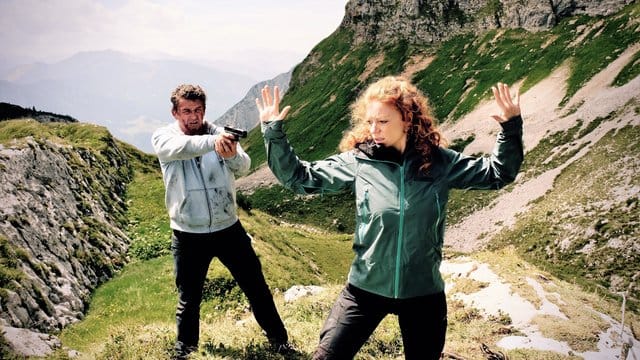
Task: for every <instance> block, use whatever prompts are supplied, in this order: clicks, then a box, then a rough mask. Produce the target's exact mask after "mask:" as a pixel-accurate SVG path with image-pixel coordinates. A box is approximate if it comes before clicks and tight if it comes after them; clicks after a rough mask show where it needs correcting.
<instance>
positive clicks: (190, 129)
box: [171, 99, 204, 135]
mask: <svg viewBox="0 0 640 360" xmlns="http://www.w3.org/2000/svg"><path fill="white" fill-rule="evenodd" d="M171 114H173V117H174V118H175V119H176V120H177V121H178V125H179V126H180V130H182V132H183V133H185V135H199V134H201V133H202V129H203V124H204V122H203V119H204V104H203V103H202V101H200V100H187V99H179V100H178V109H177V110H172V111H171Z"/></svg>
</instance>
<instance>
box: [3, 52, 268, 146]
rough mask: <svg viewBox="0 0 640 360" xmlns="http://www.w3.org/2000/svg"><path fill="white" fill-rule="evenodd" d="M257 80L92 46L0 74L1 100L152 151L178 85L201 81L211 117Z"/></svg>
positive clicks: (167, 119)
mask: <svg viewBox="0 0 640 360" xmlns="http://www.w3.org/2000/svg"><path fill="white" fill-rule="evenodd" d="M257 82H258V80H256V79H252V78H251V77H249V76H246V75H243V74H238V73H231V72H226V71H221V70H219V69H216V68H213V67H209V66H204V65H200V64H196V63H191V62H187V61H181V60H147V59H143V58H139V57H134V56H130V55H127V54H125V53H121V52H116V51H96V52H83V53H78V54H76V55H74V56H72V57H70V58H68V59H65V60H63V61H60V62H57V63H53V64H44V63H36V64H29V65H23V66H20V67H16V68H13V69H11V70H10V71H8V72H5V73H4V74H2V76H1V77H0V101H2V102H7V103H12V104H17V105H20V106H23V107H27V108H35V109H43V110H47V111H52V112H55V113H59V114H66V115H70V116H73V117H74V118H76V119H78V120H79V121H82V122H90V123H95V124H98V125H103V126H106V127H107V128H108V129H109V130H110V131H111V132H112V133H113V134H114V135H115V136H116V137H117V138H119V139H122V140H124V141H126V142H128V143H130V144H132V145H134V146H136V147H137V148H139V149H141V150H143V151H145V152H152V151H153V150H152V148H151V142H150V140H149V139H150V136H151V133H152V132H153V131H154V130H155V129H156V128H157V127H159V126H162V125H163V124H166V123H167V122H171V121H173V119H172V117H171V113H170V109H171V105H170V102H169V97H170V94H171V91H172V90H173V89H174V88H175V87H176V86H177V85H179V84H181V83H196V84H199V85H201V86H202V87H203V88H204V89H205V90H206V91H207V116H206V118H207V119H209V120H211V121H213V120H215V119H216V118H217V117H219V116H220V115H221V114H223V113H224V112H225V111H227V110H228V109H229V108H231V107H232V106H233V105H234V104H235V103H237V102H239V101H240V100H241V99H242V98H243V97H244V96H245V94H246V93H247V91H248V89H250V88H251V86H252V85H254V84H256V83H257ZM237 116H238V115H237V114H236V117H237Z"/></svg>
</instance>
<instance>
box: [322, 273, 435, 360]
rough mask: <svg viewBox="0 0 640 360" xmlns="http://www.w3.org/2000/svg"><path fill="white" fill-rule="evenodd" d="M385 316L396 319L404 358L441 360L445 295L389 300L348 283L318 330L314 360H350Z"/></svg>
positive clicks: (411, 359)
mask: <svg viewBox="0 0 640 360" xmlns="http://www.w3.org/2000/svg"><path fill="white" fill-rule="evenodd" d="M388 314H396V315H397V316H398V322H399V324H400V331H401V333H402V342H403V346H404V353H405V359H410V360H413V359H420V360H425V359H426V360H431V359H434V360H435V359H439V358H440V353H442V349H443V348H444V341H445V334H446V330H447V303H446V298H445V294H444V292H441V293H437V294H433V295H428V296H420V297H414V298H410V299H390V298H387V297H383V296H379V295H376V294H372V293H369V292H367V291H364V290H362V289H359V288H357V287H355V286H353V285H349V284H348V285H347V286H346V287H345V288H344V289H343V290H342V292H341V293H340V295H339V296H338V299H337V300H336V302H335V303H334V305H333V308H332V309H331V312H330V313H329V317H328V318H327V320H326V321H325V324H324V326H323V328H322V330H321V331H320V343H319V345H318V348H317V349H316V352H315V354H314V356H313V359H314V360H321V359H322V360H325V359H331V360H337V359H353V357H354V356H355V355H356V353H357V352H358V350H360V348H361V347H362V345H363V344H364V343H365V342H366V341H367V339H368V338H369V336H371V334H372V333H373V331H374V330H375V329H376V327H377V326H378V324H380V322H381V321H382V319H384V317H385V316H387V315H388Z"/></svg>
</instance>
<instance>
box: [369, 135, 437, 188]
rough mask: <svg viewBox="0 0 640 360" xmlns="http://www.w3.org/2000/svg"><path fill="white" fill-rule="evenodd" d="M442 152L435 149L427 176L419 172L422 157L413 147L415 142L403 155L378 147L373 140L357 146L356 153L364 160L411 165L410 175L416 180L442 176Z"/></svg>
mask: <svg viewBox="0 0 640 360" xmlns="http://www.w3.org/2000/svg"><path fill="white" fill-rule="evenodd" d="M441 151H442V150H441V149H440V148H436V149H434V151H433V153H432V164H431V167H430V168H429V171H428V172H427V173H426V174H423V173H421V172H420V171H419V170H418V167H419V166H420V164H421V163H422V161H420V159H419V157H420V155H419V154H418V153H417V152H416V149H415V146H414V145H413V141H411V139H410V141H409V143H408V144H407V151H405V152H404V153H402V154H401V153H400V152H399V151H398V150H396V149H394V148H390V147H386V146H382V145H378V144H376V143H375V142H374V141H372V140H369V141H366V142H363V143H358V144H356V153H358V154H360V156H361V157H363V158H368V159H371V160H379V161H389V162H394V163H396V164H402V163H403V161H405V162H406V163H407V164H409V171H408V172H409V174H413V175H412V176H413V177H414V178H415V179H416V180H418V179H433V178H436V177H438V176H439V175H441V173H442V171H443V169H442V166H440V165H442V161H443V154H442V153H441Z"/></svg>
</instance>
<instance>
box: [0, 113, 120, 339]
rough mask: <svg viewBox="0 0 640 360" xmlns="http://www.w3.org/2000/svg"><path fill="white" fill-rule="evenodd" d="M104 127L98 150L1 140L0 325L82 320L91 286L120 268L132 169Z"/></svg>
mask: <svg viewBox="0 0 640 360" xmlns="http://www.w3.org/2000/svg"><path fill="white" fill-rule="evenodd" d="M30 123H31V124H30ZM7 124H8V123H7V122H5V123H4V125H7ZM21 124H22V125H21ZM12 125H15V126H17V127H20V126H24V127H36V128H38V126H37V124H35V121H33V120H24V121H20V122H14V123H13V124H12ZM78 126H79V127H78V128H74V129H76V130H79V131H83V130H86V131H93V129H90V128H94V127H95V126H93V125H88V124H85V125H78ZM40 129H44V128H40ZM3 131H8V130H3ZM64 131H73V130H72V129H67V130H64ZM103 131H104V134H103V135H102V136H101V138H100V142H101V145H102V146H101V150H99V151H96V150H95V149H92V148H91V147H85V146H83V145H80V146H77V145H72V144H69V143H65V142H64V141H62V142H58V141H56V142H54V141H50V140H42V139H41V138H40V136H36V137H26V138H22V139H20V140H18V141H13V142H11V143H9V144H5V145H4V146H3V145H0V170H1V171H0V193H1V194H2V202H0V219H1V221H0V252H1V253H2V254H1V255H2V256H1V257H0V264H1V265H2V267H0V270H2V276H1V277H0V324H1V325H3V326H12V327H18V328H27V329H37V330H40V331H43V332H49V333H51V332H55V331H56V330H59V329H61V328H62V327H64V326H66V325H68V324H69V323H71V322H74V321H76V320H78V319H81V318H82V317H83V314H84V311H85V310H86V306H87V302H88V300H89V297H90V294H91V292H92V290H93V289H95V288H96V286H98V285H99V284H100V283H103V282H104V281H106V280H108V279H109V278H111V277H112V275H113V274H114V272H115V271H116V270H117V269H119V268H121V267H122V266H123V265H124V263H125V261H126V259H125V256H126V255H125V253H126V250H127V246H128V243H129V239H128V238H127V236H126V235H125V234H124V233H123V231H122V230H121V229H123V228H124V226H125V225H126V222H125V219H124V216H123V214H124V211H125V204H124V202H123V200H122V199H123V196H124V193H125V190H126V184H127V183H128V181H129V180H130V178H131V175H132V173H131V171H132V169H131V168H130V166H129V162H128V160H127V157H126V156H125V154H124V153H123V151H122V150H121V149H120V148H119V147H118V145H117V144H116V142H115V141H114V139H113V138H112V137H111V136H110V135H109V134H108V132H106V130H103ZM59 135H61V136H64V135H62V134H59ZM58 140H59V139H58Z"/></svg>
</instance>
